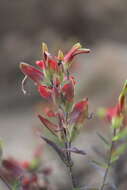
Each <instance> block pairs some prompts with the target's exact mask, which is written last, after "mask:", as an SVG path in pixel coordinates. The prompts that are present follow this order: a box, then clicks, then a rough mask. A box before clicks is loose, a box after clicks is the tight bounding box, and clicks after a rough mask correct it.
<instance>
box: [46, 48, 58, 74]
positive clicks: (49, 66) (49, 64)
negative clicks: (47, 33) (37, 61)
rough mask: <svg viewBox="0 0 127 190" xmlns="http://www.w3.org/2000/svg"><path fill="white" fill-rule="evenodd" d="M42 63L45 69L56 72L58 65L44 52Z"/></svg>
mask: <svg viewBox="0 0 127 190" xmlns="http://www.w3.org/2000/svg"><path fill="white" fill-rule="evenodd" d="M44 62H45V65H46V68H47V69H52V70H54V71H56V70H57V69H58V63H57V61H56V60H55V58H54V57H53V56H51V54H50V53H49V52H47V51H45V52H44Z"/></svg>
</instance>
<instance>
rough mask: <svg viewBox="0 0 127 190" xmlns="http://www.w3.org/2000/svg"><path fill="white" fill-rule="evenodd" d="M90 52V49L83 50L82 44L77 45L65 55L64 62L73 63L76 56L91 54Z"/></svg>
mask: <svg viewBox="0 0 127 190" xmlns="http://www.w3.org/2000/svg"><path fill="white" fill-rule="evenodd" d="M89 52H90V49H84V48H82V46H81V44H80V43H77V44H75V45H74V46H73V47H72V48H71V50H70V51H69V52H68V53H67V54H66V55H65V57H64V61H65V63H67V62H71V61H72V60H73V58H74V57H75V56H76V55H78V54H83V53H89Z"/></svg>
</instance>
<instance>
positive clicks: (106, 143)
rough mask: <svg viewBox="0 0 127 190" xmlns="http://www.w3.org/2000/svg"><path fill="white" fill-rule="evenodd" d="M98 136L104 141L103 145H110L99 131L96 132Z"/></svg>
mask: <svg viewBox="0 0 127 190" xmlns="http://www.w3.org/2000/svg"><path fill="white" fill-rule="evenodd" d="M97 135H98V137H99V138H100V139H101V140H102V141H103V142H104V143H105V145H107V146H108V147H110V143H109V142H108V140H107V139H106V138H105V137H104V136H102V135H101V134H100V133H98V132H97Z"/></svg>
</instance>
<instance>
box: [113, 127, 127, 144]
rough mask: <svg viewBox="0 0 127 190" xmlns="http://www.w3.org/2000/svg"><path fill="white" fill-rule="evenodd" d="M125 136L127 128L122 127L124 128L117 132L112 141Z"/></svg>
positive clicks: (126, 135)
mask: <svg viewBox="0 0 127 190" xmlns="http://www.w3.org/2000/svg"><path fill="white" fill-rule="evenodd" d="M125 137H127V129H124V130H122V131H120V132H119V133H117V135H116V136H114V137H113V139H112V141H118V140H120V139H123V138H125Z"/></svg>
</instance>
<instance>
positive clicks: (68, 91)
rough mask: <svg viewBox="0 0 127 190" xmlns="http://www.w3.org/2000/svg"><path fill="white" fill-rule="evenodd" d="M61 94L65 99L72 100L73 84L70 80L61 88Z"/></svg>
mask: <svg viewBox="0 0 127 190" xmlns="http://www.w3.org/2000/svg"><path fill="white" fill-rule="evenodd" d="M62 94H63V97H64V98H65V100H67V101H70V102H72V101H73V98H74V84H73V82H72V81H71V80H70V81H68V83H67V84H65V85H64V86H63V88H62Z"/></svg>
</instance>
